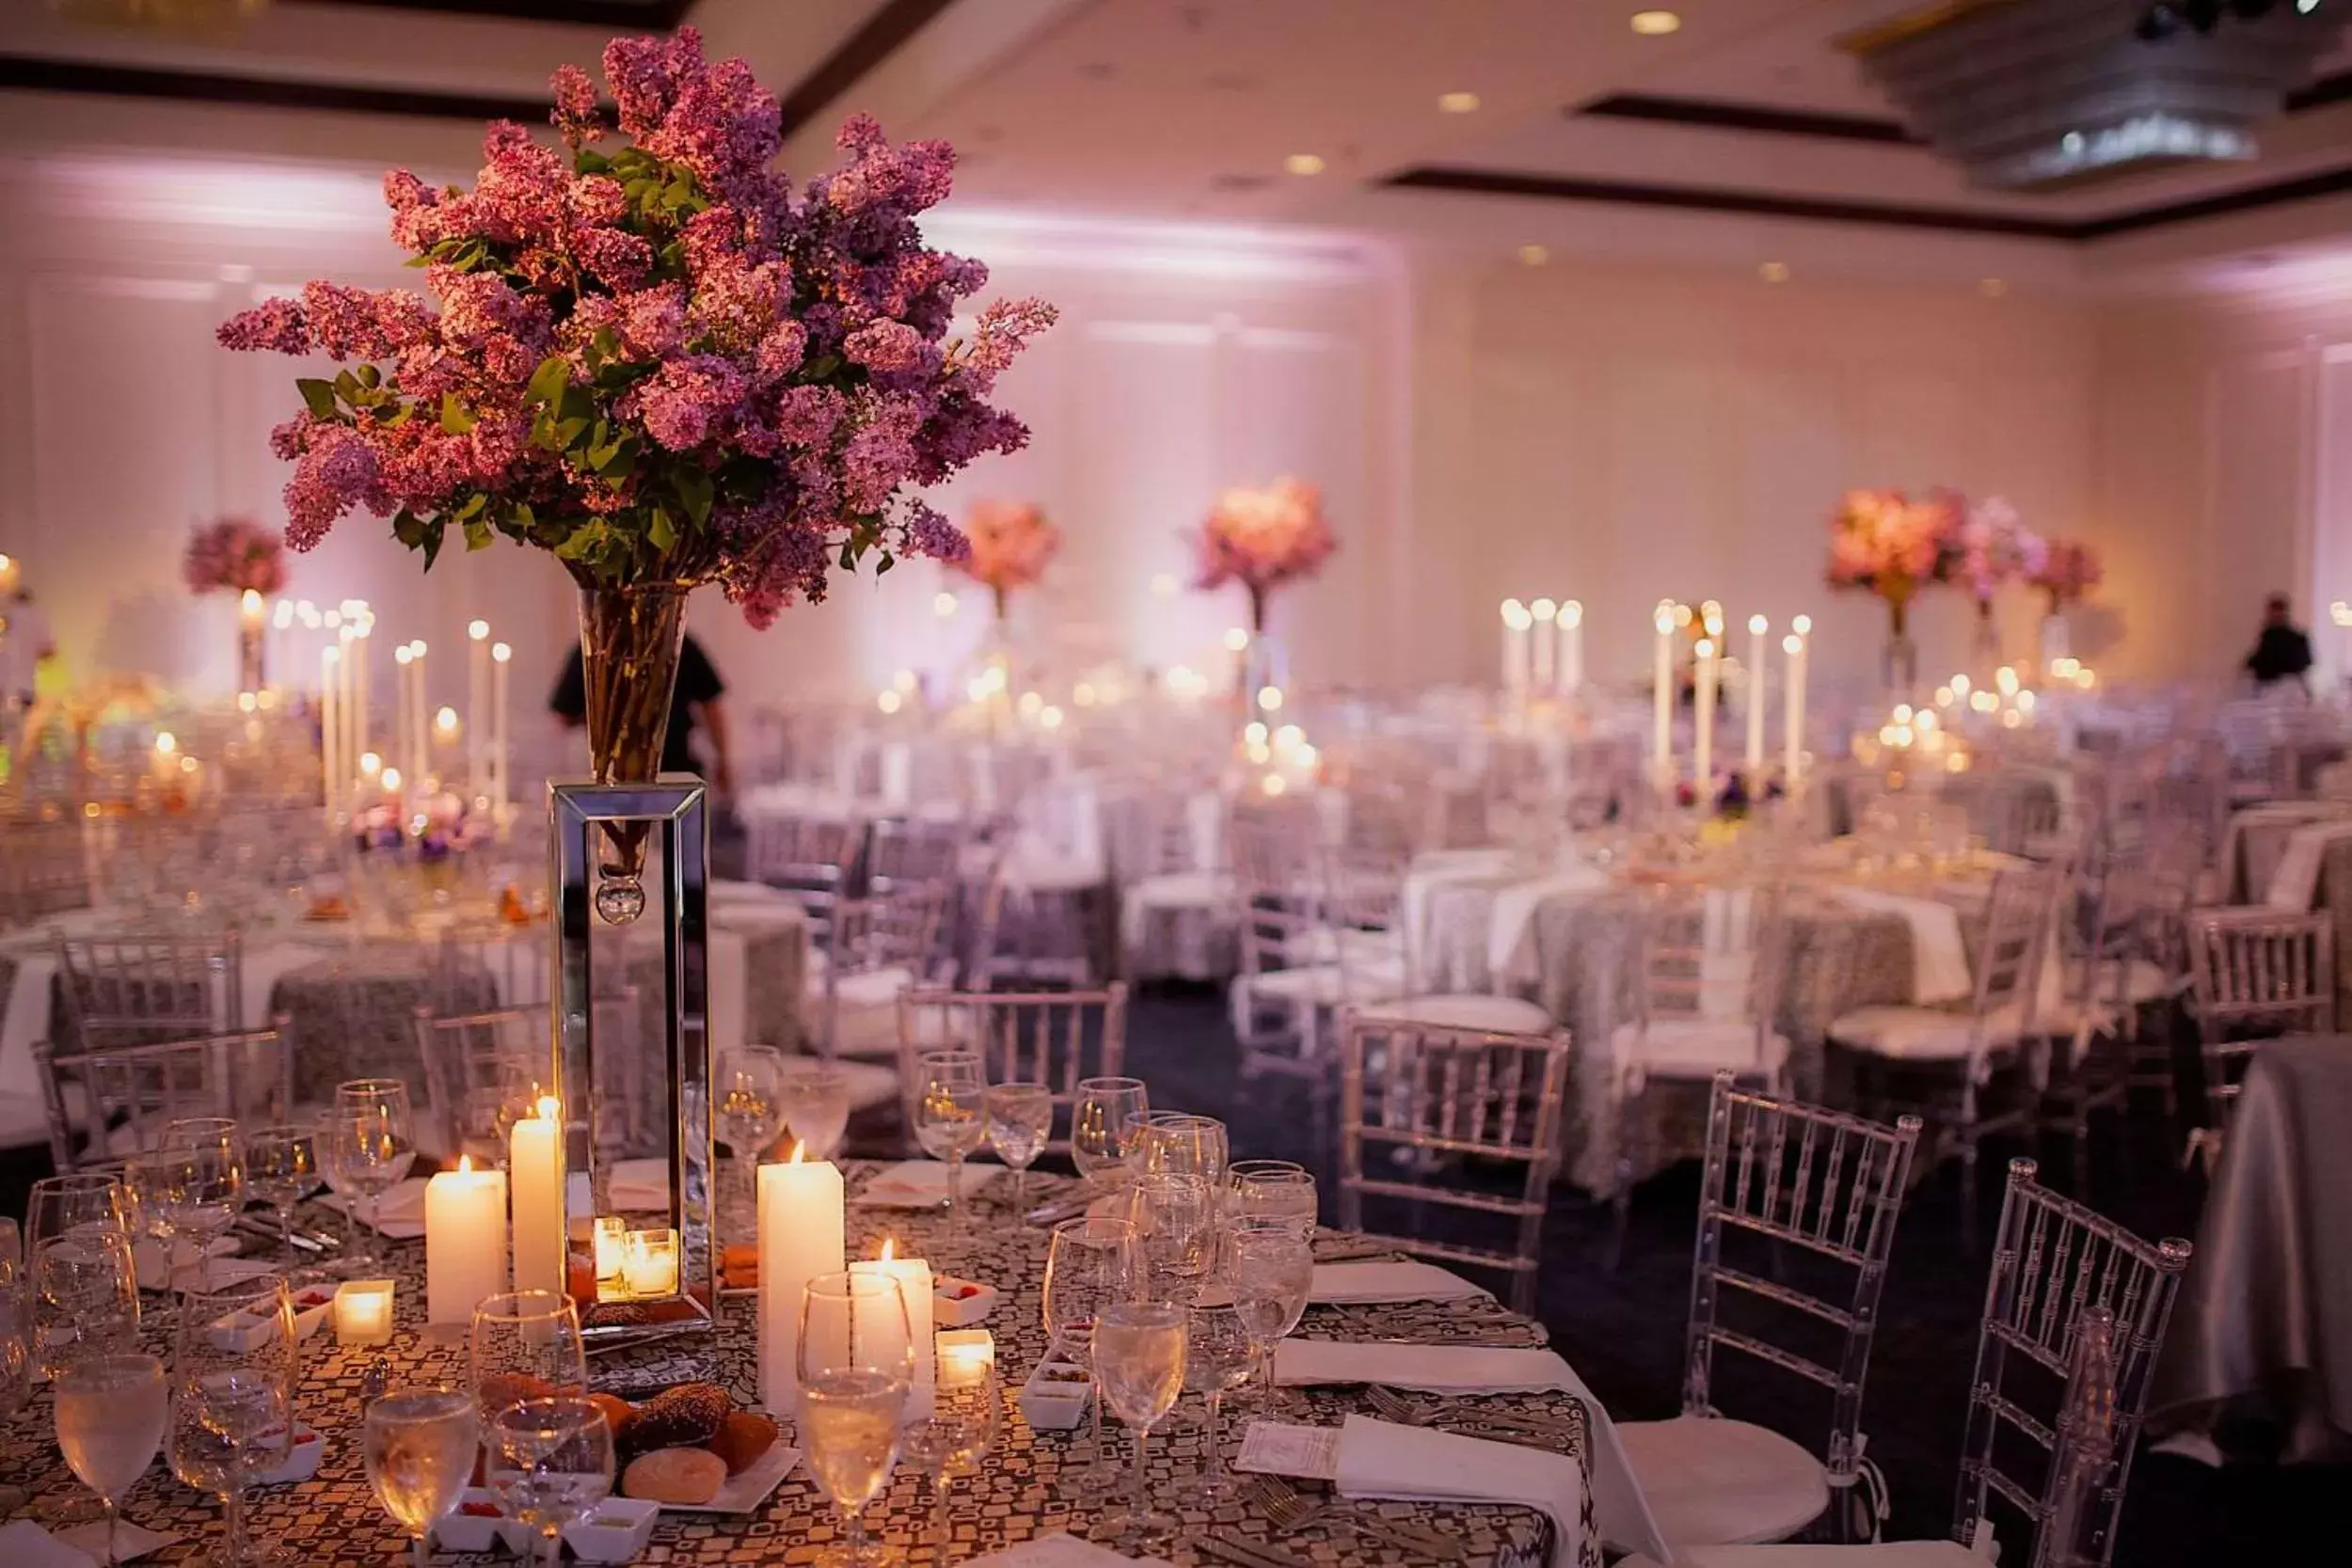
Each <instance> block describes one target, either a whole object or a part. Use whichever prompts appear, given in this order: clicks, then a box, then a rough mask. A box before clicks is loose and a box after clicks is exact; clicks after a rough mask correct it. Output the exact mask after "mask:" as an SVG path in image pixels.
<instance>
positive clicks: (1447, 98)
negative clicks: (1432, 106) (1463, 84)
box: [1438, 92, 1478, 115]
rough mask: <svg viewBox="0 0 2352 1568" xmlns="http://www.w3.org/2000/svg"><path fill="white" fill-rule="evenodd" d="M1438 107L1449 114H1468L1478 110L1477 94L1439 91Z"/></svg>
mask: <svg viewBox="0 0 2352 1568" xmlns="http://www.w3.org/2000/svg"><path fill="white" fill-rule="evenodd" d="M1438 108H1440V109H1443V110H1444V111H1445V112H1446V113H1447V114H1450V115H1470V114H1476V113H1477V112H1478V95H1477V94H1476V93H1474V92H1441V93H1439V94H1438Z"/></svg>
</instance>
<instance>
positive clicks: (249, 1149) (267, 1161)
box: [245, 1123, 319, 1252]
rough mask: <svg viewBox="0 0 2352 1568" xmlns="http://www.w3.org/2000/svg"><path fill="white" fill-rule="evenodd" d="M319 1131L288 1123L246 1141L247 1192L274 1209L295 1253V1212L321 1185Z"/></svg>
mask: <svg viewBox="0 0 2352 1568" xmlns="http://www.w3.org/2000/svg"><path fill="white" fill-rule="evenodd" d="M318 1179H319V1148H318V1129H317V1128H315V1127H304V1126H302V1125H300V1124H298V1123H288V1124H284V1125H280V1126H277V1127H263V1128H260V1129H258V1130H256V1131H255V1132H254V1133H253V1134H252V1135H251V1136H250V1137H248V1138H246V1141H245V1187H246V1192H248V1193H250V1194H252V1195H253V1196H255V1197H258V1198H260V1199H261V1200H262V1202H263V1203H266V1204H268V1205H269V1206H270V1210H271V1212H273V1213H275V1214H276V1215H277V1216H278V1238H279V1240H280V1241H281V1242H282V1243H284V1245H285V1247H286V1250H287V1251H288V1252H292V1251H293V1250H294V1205H295V1204H297V1203H299V1202H301V1201H302V1198H303V1195H304V1194H306V1193H308V1192H309V1191H310V1189H311V1188H312V1187H313V1186H315V1185H316V1184H317V1183H318Z"/></svg>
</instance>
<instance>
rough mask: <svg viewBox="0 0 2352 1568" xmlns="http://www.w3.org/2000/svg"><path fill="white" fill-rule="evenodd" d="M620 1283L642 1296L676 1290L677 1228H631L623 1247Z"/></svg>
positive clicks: (634, 1293) (647, 1296) (646, 1296)
mask: <svg viewBox="0 0 2352 1568" xmlns="http://www.w3.org/2000/svg"><path fill="white" fill-rule="evenodd" d="M621 1287H622V1289H623V1290H625V1291H628V1293H629V1294H630V1295H631V1296H633V1297H636V1298H638V1299H640V1300H643V1299H646V1298H649V1297H661V1296H674V1295H676V1294H677V1232H676V1231H675V1230H666V1229H665V1230H632V1231H630V1232H629V1233H628V1237H627V1238H626V1239H625V1241H624V1243H623V1245H622V1247H621Z"/></svg>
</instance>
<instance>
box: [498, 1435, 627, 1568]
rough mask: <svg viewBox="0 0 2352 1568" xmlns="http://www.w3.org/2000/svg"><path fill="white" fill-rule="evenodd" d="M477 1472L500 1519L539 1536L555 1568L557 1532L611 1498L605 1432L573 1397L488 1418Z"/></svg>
mask: <svg viewBox="0 0 2352 1568" xmlns="http://www.w3.org/2000/svg"><path fill="white" fill-rule="evenodd" d="M484 1469H485V1474H486V1475H487V1477H488V1479H489V1482H490V1485H491V1488H492V1489H493V1490H495V1491H496V1492H497V1493H498V1495H499V1497H500V1498H501V1500H502V1501H503V1502H504V1503H505V1504H506V1511H507V1512H508V1513H511V1514H513V1515H514V1516H515V1517H516V1518H517V1519H519V1520H521V1521H522V1522H523V1523H524V1524H527V1525H529V1526H531V1527H532V1528H533V1529H535V1530H537V1531H538V1532H539V1539H540V1541H541V1542H542V1543H543V1544H544V1545H545V1547H546V1551H547V1564H548V1568H555V1565H556V1564H557V1563H559V1562H561V1561H562V1560H563V1557H564V1526H566V1525H568V1524H570V1523H571V1522H572V1521H573V1520H575V1519H580V1518H585V1517H586V1516H587V1515H588V1514H589V1513H593V1512H594V1511H595V1509H596V1505H597V1504H599V1503H601V1502H603V1501H604V1499H605V1498H607V1497H611V1496H612V1426H611V1425H610V1424H609V1423H608V1422H607V1421H606V1420H605V1418H604V1412H603V1411H601V1410H598V1409H597V1408H596V1406H595V1405H594V1404H592V1403H590V1402H588V1400H587V1399H586V1398H584V1397H582V1396H580V1395H577V1394H564V1395H561V1396H559V1397H557V1398H555V1399H546V1400H524V1401H523V1402H520V1403H518V1404H511V1405H508V1406H507V1407H506V1408H505V1409H503V1410H501V1411H500V1412H499V1413H498V1414H497V1415H496V1416H494V1417H492V1418H491V1419H490V1432H489V1458H488V1463H487V1464H486V1465H485V1466H484Z"/></svg>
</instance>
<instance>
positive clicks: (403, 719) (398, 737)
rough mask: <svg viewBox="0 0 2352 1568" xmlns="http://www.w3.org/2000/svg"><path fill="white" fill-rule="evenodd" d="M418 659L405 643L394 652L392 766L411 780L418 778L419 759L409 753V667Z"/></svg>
mask: <svg viewBox="0 0 2352 1568" xmlns="http://www.w3.org/2000/svg"><path fill="white" fill-rule="evenodd" d="M416 657H417V656H416V655H415V654H413V653H411V652H409V649H408V644H407V643H405V642H403V643H402V644H401V645H400V646H399V647H397V648H394V649H393V650H392V746H391V755H392V764H393V766H394V767H396V768H399V769H400V770H401V772H402V773H403V774H405V776H407V777H409V778H415V777H416V776H417V759H416V758H415V757H414V756H412V755H410V754H409V752H408V737H409V733H410V732H409V728H408V704H409V702H410V700H411V699H410V687H409V681H408V666H409V664H410V663H411V662H413V661H414V660H415V658H416Z"/></svg>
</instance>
